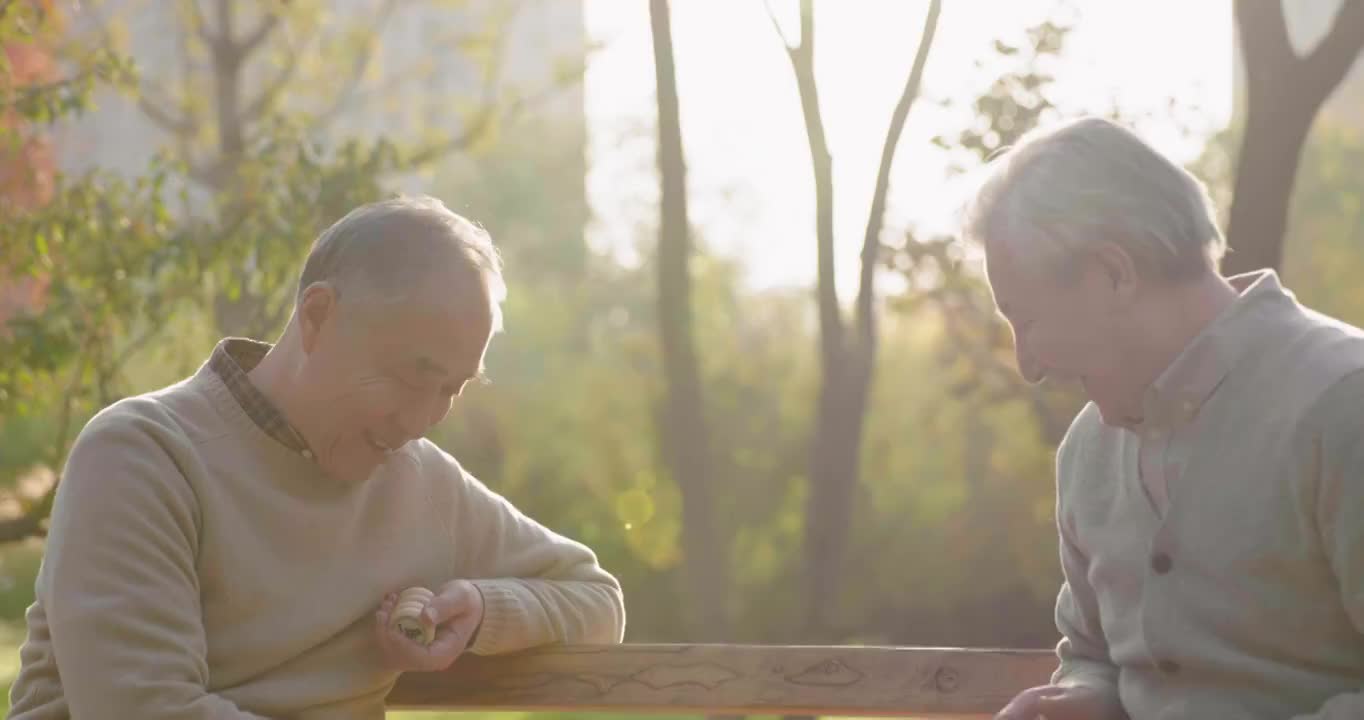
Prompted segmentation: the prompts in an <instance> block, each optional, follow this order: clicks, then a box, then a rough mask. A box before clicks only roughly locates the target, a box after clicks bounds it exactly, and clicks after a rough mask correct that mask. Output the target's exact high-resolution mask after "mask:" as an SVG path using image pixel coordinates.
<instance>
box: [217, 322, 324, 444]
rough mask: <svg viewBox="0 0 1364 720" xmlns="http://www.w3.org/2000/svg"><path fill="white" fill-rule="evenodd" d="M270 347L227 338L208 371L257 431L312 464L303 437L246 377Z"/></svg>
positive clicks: (219, 344) (220, 346)
mask: <svg viewBox="0 0 1364 720" xmlns="http://www.w3.org/2000/svg"><path fill="white" fill-rule="evenodd" d="M270 347H271V346H270V344H269V343H263V342H259V341H256V340H248V339H246V338H225V339H223V340H222V341H221V342H219V343H218V346H217V347H216V348H214V349H213V354H212V355H211V356H210V357H209V359H208V367H209V369H210V370H212V371H213V372H214V373H216V374H217V375H218V377H219V378H220V379H221V380H222V381H223V385H226V386H227V390H228V392H230V393H232V397H233V399H235V400H236V401H237V404H238V405H241V408H242V410H243V411H244V412H245V413H246V416H247V417H249V418H251V421H252V422H254V423H255V424H256V426H257V427H259V428H260V429H261V430H262V431H263V432H265V434H266V435H269V436H270V437H272V438H274V439H275V440H276V441H278V442H279V443H280V444H281V445H283V446H284V447H286V448H288V449H290V450H292V451H294V452H296V453H298V454H300V455H302V456H303V457H305V458H308V459H309V460H312V459H313V452H312V450H310V449H309V448H308V443H307V442H306V441H304V439H303V435H302V434H300V433H299V432H298V430H296V429H295V428H294V426H293V425H290V424H289V421H288V420H287V419H286V418H285V417H284V414H283V413H281V412H280V411H279V408H277V407H275V404H274V403H272V402H270V400H269V398H267V397H265V394H264V393H262V392H261V391H260V390H258V389H257V388H256V386H255V385H252V384H251V380H250V379H249V378H248V377H247V375H246V374H247V373H248V372H250V371H251V369H252V368H254V367H256V365H257V364H258V363H260V361H261V359H262V358H264V357H265V354H266V353H267V352H269V351H270Z"/></svg>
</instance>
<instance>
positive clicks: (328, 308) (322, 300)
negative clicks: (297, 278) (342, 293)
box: [298, 282, 337, 353]
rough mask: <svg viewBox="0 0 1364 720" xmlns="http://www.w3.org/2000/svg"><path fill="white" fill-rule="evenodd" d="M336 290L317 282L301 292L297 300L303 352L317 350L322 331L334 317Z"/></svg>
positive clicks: (329, 285)
mask: <svg viewBox="0 0 1364 720" xmlns="http://www.w3.org/2000/svg"><path fill="white" fill-rule="evenodd" d="M336 300H337V298H336V289H335V288H334V287H332V285H331V283H328V282H317V283H313V284H312V285H309V286H308V287H307V288H305V289H304V290H303V295H302V296H301V297H299V300H298V329H299V333H300V334H301V335H302V339H303V352H306V353H311V352H312V351H313V350H314V349H316V348H317V344H318V341H319V338H321V336H322V329H323V328H324V327H326V325H327V322H328V321H329V320H331V319H333V318H334V317H335V316H336V309H337V306H336Z"/></svg>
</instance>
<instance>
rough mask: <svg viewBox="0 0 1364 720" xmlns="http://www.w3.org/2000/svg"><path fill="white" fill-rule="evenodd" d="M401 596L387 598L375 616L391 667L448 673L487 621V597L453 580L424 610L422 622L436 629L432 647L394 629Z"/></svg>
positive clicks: (473, 588) (461, 582) (391, 595)
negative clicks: (479, 627) (484, 605)
mask: <svg viewBox="0 0 1364 720" xmlns="http://www.w3.org/2000/svg"><path fill="white" fill-rule="evenodd" d="M397 603H398V593H396V592H392V593H389V594H388V595H386V596H385V597H384V602H383V604H382V605H380V606H379V611H378V612H377V613H375V618H374V619H375V632H376V634H377V635H378V639H379V647H380V648H381V649H382V651H383V653H384V659H385V661H386V662H387V664H388V666H389V667H390V668H391V669H393V670H397V671H398V672H410V671H432V670H444V669H445V668H448V667H450V664H451V663H453V662H454V661H455V658H457V657H459V656H460V654H461V653H463V652H464V650H465V649H466V648H467V647H468V646H469V641H470V639H471V638H472V637H473V634H474V631H475V630H477V629H478V626H479V624H480V623H482V622H483V595H482V594H481V593H480V592H479V591H478V588H477V587H475V586H474V584H473V583H471V582H469V581H468V580H452V581H450V582H448V583H446V584H445V585H444V586H442V587H441V588H440V590H439V591H437V592H436V594H435V597H433V598H432V599H431V602H430V603H429V604H428V605H427V606H426V608H425V609H423V610H422V621H423V622H427V623H431V624H432V625H435V627H436V636H435V638H434V639H432V640H431V644H430V645H422V644H421V643H420V642H417V641H416V640H413V639H411V638H409V637H407V636H406V635H404V634H403V633H402V632H401V631H399V630H398V629H397V628H395V627H391V626H390V624H389V621H390V620H391V619H392V615H393V611H394V609H395V608H396V607H397Z"/></svg>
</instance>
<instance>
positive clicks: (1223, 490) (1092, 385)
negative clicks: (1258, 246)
mask: <svg viewBox="0 0 1364 720" xmlns="http://www.w3.org/2000/svg"><path fill="white" fill-rule="evenodd" d="M965 229H966V235H967V236H968V237H972V238H975V239H977V240H979V241H981V242H982V243H983V245H984V248H985V253H986V262H987V272H988V276H989V282H990V286H991V288H992V290H993V293H994V299H995V303H996V305H997V306H998V308H999V311H1000V312H1001V314H1002V315H1003V316H1004V317H1005V318H1006V319H1007V320H1008V322H1009V324H1010V325H1011V326H1012V328H1013V333H1014V340H1015V346H1016V349H1017V356H1018V364H1019V367H1020V369H1021V372H1022V374H1023V375H1024V376H1025V377H1026V378H1027V379H1028V380H1030V381H1040V380H1042V379H1043V378H1052V379H1062V380H1075V381H1078V382H1079V383H1080V384H1081V385H1082V386H1083V388H1084V391H1085V394H1086V395H1087V396H1088V398H1089V400H1090V401H1091V402H1089V403H1088V404H1087V406H1086V407H1085V408H1084V409H1083V410H1082V411H1081V412H1080V413H1079V415H1078V416H1077V417H1076V418H1075V420H1074V422H1073V423H1072V425H1071V427H1070V429H1069V431H1068V433H1067V434H1066V436H1065V438H1064V440H1063V441H1062V442H1061V446H1060V448H1059V450H1058V453H1057V505H1056V521H1057V527H1058V532H1059V538H1060V558H1061V569H1062V571H1063V573H1064V583H1063V585H1062V586H1061V589H1060V594H1059V597H1058V599H1057V603H1056V622H1057V625H1058V629H1059V631H1060V641H1059V643H1058V645H1057V654H1058V660H1059V667H1058V668H1057V670H1056V671H1055V674H1054V676H1053V677H1052V678H1051V684H1049V685H1047V686H1044V687H1038V688H1032V689H1029V690H1026V691H1024V692H1022V693H1021V694H1020V695H1018V696H1017V697H1016V698H1014V700H1013V701H1012V702H1011V703H1010V704H1009V705H1008V706H1007V707H1006V708H1004V709H1003V710H1002V711H1001V712H1000V715H999V717H1000V718H1007V719H1009V720H1033V719H1034V718H1047V719H1048V720H1070V719H1072V718H1076V719H1079V718H1083V719H1084V720H1117V719H1119V718H1127V717H1130V718H1132V719H1133V720H1195V719H1197V720H1212V719H1217V720H1221V719H1222V718H1226V719H1227V720H1232V719H1233V718H1234V719H1236V720H1289V719H1290V718H1295V719H1297V720H1309V719H1311V720H1345V719H1346V718H1355V719H1357V718H1364V693H1362V692H1361V690H1364V635H1362V634H1361V631H1362V630H1364V372H1361V370H1364V334H1362V333H1361V331H1360V330H1359V329H1358V328H1355V327H1352V326H1349V325H1347V324H1345V323H1342V322H1339V321H1337V320H1334V319H1332V318H1329V317H1325V316H1323V315H1322V314H1320V313H1317V312H1314V311H1312V310H1311V309H1309V308H1306V307H1304V306H1303V305H1302V304H1300V303H1299V302H1298V301H1297V299H1296V298H1295V297H1294V295H1293V294H1292V293H1291V292H1289V291H1288V290H1286V289H1285V288H1284V287H1283V286H1282V285H1281V283H1280V281H1279V278H1278V276H1277V275H1276V274H1275V273H1274V272H1272V271H1268V270H1265V271H1260V272H1255V273H1251V274H1247V275H1241V276H1236V277H1232V278H1223V277H1222V276H1221V275H1220V274H1219V272H1218V267H1219V264H1220V259H1221V256H1222V254H1223V253H1224V246H1225V243H1224V240H1223V238H1222V236H1221V234H1220V232H1219V230H1218V228H1217V225H1216V224H1215V222H1214V213H1213V211H1212V209H1211V207H1210V202H1209V201H1208V197H1207V195H1206V193H1205V191H1204V188H1203V187H1202V185H1201V184H1200V183H1199V182H1198V181H1197V180H1196V179H1194V178H1193V177H1192V176H1191V175H1190V174H1189V173H1187V172H1185V171H1184V170H1183V169H1181V168H1179V167H1177V166H1176V165H1174V164H1173V163H1171V162H1170V161H1169V160H1167V159H1166V158H1164V157H1162V156H1161V155H1160V154H1158V153H1157V152H1155V151H1154V150H1153V149H1152V148H1151V147H1150V146H1149V145H1147V144H1146V143H1145V142H1143V141H1142V140H1141V139H1139V138H1138V137H1137V136H1136V135H1135V134H1133V133H1132V132H1130V131H1128V130H1126V129H1124V128H1121V127H1119V126H1117V125H1115V124H1113V123H1110V122H1107V121H1104V120H1098V119H1092V118H1090V119H1084V120H1080V121H1076V122H1072V123H1068V124H1065V125H1062V126H1060V127H1057V128H1049V129H1044V130H1042V131H1039V132H1038V133H1037V134H1035V135H1034V136H1033V137H1031V138H1028V139H1026V141H1024V142H1022V143H1020V144H1019V145H1018V146H1017V147H1016V148H1014V149H1012V150H1011V151H1009V152H1008V153H1006V154H1005V155H1003V156H1002V158H1001V160H1000V161H999V162H998V163H997V166H996V167H995V168H993V169H992V170H991V172H990V173H989V176H988V178H987V180H986V181H985V183H984V184H983V185H982V187H981V190H980V192H979V193H978V195H977V197H976V200H975V202H974V203H972V206H971V209H970V212H969V213H968V215H967V223H966V225H965Z"/></svg>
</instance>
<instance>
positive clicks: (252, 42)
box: [237, 12, 280, 56]
mask: <svg viewBox="0 0 1364 720" xmlns="http://www.w3.org/2000/svg"><path fill="white" fill-rule="evenodd" d="M279 18H280V13H278V12H271V13H269V14H267V15H266V16H265V17H264V18H262V19H261V21H260V24H258V25H256V27H255V29H254V30H252V31H251V32H250V33H249V34H247V36H246V37H245V38H243V39H242V40H241V42H239V43H237V50H238V52H240V53H241V54H242V55H243V56H246V55H250V54H251V53H252V52H253V51H255V49H256V48H257V47H260V44H261V43H263V42H265V40H266V39H267V38H269V37H270V34H271V33H273V32H274V31H275V28H276V27H278V26H279Z"/></svg>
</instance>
